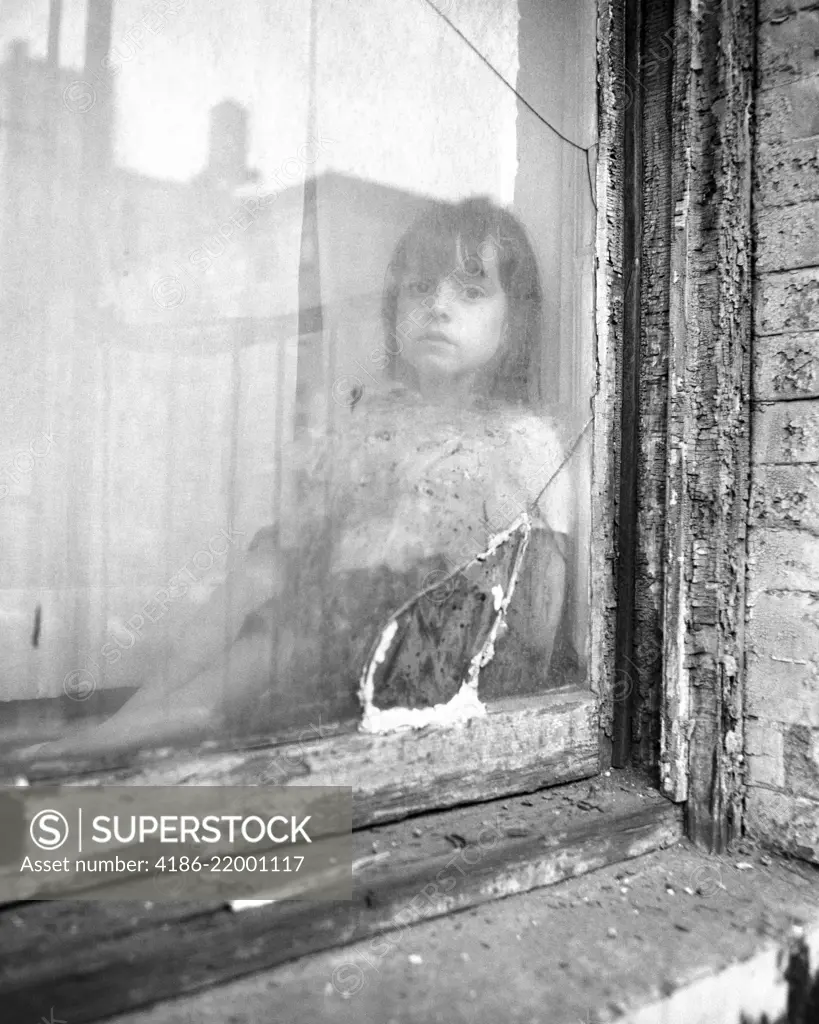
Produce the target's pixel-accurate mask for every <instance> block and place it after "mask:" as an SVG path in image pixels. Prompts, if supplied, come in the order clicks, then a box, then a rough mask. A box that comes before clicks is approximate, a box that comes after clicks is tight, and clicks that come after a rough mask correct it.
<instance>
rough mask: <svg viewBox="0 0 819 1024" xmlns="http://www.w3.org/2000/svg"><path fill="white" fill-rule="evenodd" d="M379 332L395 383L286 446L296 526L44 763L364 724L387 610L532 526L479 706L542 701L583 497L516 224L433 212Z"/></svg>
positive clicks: (413, 230)
mask: <svg viewBox="0 0 819 1024" xmlns="http://www.w3.org/2000/svg"><path fill="white" fill-rule="evenodd" d="M382 317H383V323H384V328H385V334H386V350H385V356H384V359H383V362H382V365H384V367H385V384H384V386H383V387H382V388H371V387H369V385H365V384H363V383H362V382H360V381H358V382H356V384H355V387H354V388H353V389H352V390H351V391H350V392H349V393H348V394H347V396H346V398H345V399H344V400H343V401H341V402H340V403H339V405H338V408H337V409H336V416H335V420H336V422H335V423H334V424H333V427H332V429H331V430H330V431H328V434H327V437H326V438H324V439H323V440H322V441H320V442H315V441H314V442H312V443H310V444H305V443H301V444H299V445H294V446H293V447H292V448H291V450H290V452H289V459H290V460H295V463H296V464H297V465H298V467H299V472H300V474H301V481H302V483H301V486H300V487H299V488H297V491H298V493H299V496H300V501H299V506H298V508H293V509H291V510H290V512H289V514H288V515H289V519H290V522H289V523H287V524H285V525H287V527H288V528H287V530H286V531H283V530H280V529H279V526H278V525H277V526H274V527H269V528H266V529H264V530H261V531H260V532H259V533H258V534H257V535H256V537H255V538H254V540H253V542H252V543H251V545H250V547H249V549H248V551H247V553H246V556H245V559H244V562H243V564H242V565H241V566H240V567H239V568H238V569H236V570H235V571H234V572H233V573H232V574H231V576H230V577H229V578H228V580H227V581H226V584H225V585H224V587H223V588H221V590H220V591H218V592H217V593H216V594H214V596H213V598H212V599H211V601H210V602H209V603H208V605H207V606H205V607H204V608H203V609H202V610H201V611H200V612H199V614H198V615H197V616H196V617H195V618H194V619H193V620H192V621H191V622H190V623H189V625H188V626H187V628H186V630H185V631H184V633H183V634H182V635H181V636H180V637H178V638H177V643H176V648H175V651H174V654H173V656H172V658H171V660H170V662H169V663H168V664H167V665H166V666H165V671H164V672H163V673H162V678H158V679H157V680H155V682H154V684H153V685H150V683H149V684H148V685H146V686H144V687H143V688H142V689H141V690H140V691H139V693H138V694H137V695H135V697H133V698H132V699H131V700H130V701H129V703H128V704H126V705H125V707H124V708H123V709H122V710H121V711H120V712H119V713H118V714H117V715H115V716H114V717H113V718H112V719H111V720H109V721H108V722H106V723H104V724H103V725H102V726H100V727H99V728H97V729H96V730H95V731H93V732H92V733H87V734H86V735H84V736H82V737H74V738H69V739H68V740H67V741H66V742H64V743H62V744H59V745H52V746H51V747H50V748H49V749H48V751H47V752H48V753H54V754H56V753H60V754H65V753H68V752H71V751H72V750H81V751H83V752H86V753H87V752H89V751H93V750H102V749H106V748H107V749H124V748H125V747H128V746H142V745H144V744H145V743H146V742H153V743H159V742H166V741H168V740H171V739H180V738H188V739H194V738H204V737H218V736H219V734H220V731H223V730H224V729H225V728H226V727H228V728H230V729H231V730H232V731H242V732H246V731H271V730H274V729H275V730H278V731H280V730H282V729H286V728H287V727H288V726H296V725H299V724H303V723H304V722H307V721H310V720H313V721H314V720H315V715H316V714H317V713H318V714H321V716H322V718H323V720H324V721H325V722H326V721H328V720H336V721H338V720H344V719H353V720H354V719H355V718H356V717H358V716H360V713H361V708H360V704H359V696H358V687H359V678H360V673H361V669H362V667H363V665H364V663H365V659H366V657H367V653H368V651H369V650H370V647H371V645H372V642H373V639H374V637H375V636H376V635H377V634H378V631H379V628H380V627H382V626H383V625H384V623H385V621H386V620H387V619H388V617H389V615H390V613H391V612H393V611H394V610H395V609H396V608H398V607H400V606H401V605H402V604H404V602H406V601H407V600H409V599H410V598H411V597H412V596H413V595H415V594H417V593H419V592H420V591H422V590H424V589H425V588H426V587H428V586H429V584H430V583H431V582H437V581H439V580H444V579H447V578H448V577H449V576H450V575H451V574H453V573H455V570H456V569H458V567H459V566H461V565H463V564H464V563H465V562H468V561H469V560H470V559H471V558H473V557H474V556H476V555H477V554H479V553H480V552H482V551H483V550H485V549H486V547H487V546H488V544H489V542H490V540H491V538H492V537H493V536H495V535H497V534H498V533H500V532H502V531H503V530H505V529H507V528H508V527H509V526H510V525H511V523H512V522H513V521H514V520H515V519H516V517H517V516H518V515H519V514H520V513H521V512H522V511H527V512H529V514H530V516H531V518H532V526H533V530H532V535H531V538H530V542H529V547H528V550H527V555H526V560H525V563H524V566H525V568H524V571H523V573H522V575H521V578H520V580H519V583H518V587H517V589H516V591H515V598H514V600H513V603H512V605H511V606H510V609H509V613H508V616H507V624H508V631H507V636H506V637H505V639H504V640H503V641H502V642H501V643H499V644H498V645H497V650H496V656H495V659H494V660H493V662H492V663H490V665H489V666H488V667H487V668H486V669H484V670H483V671H482V673H481V676H480V688H481V697H482V698H483V699H485V698H486V697H492V696H499V695H501V694H504V693H510V692H520V691H521V689H526V687H527V686H528V687H529V688H530V689H534V690H537V689H541V688H542V686H543V683H544V682H545V681H546V678H547V674H548V672H549V667H550V664H551V663H552V660H553V658H552V656H553V650H554V647H555V637H556V634H557V632H558V625H559V623H560V620H561V616H562V615H563V612H564V606H565V595H566V578H567V572H566V567H567V559H568V553H569V539H570V535H571V531H572V522H573V512H572V493H573V490H572V486H571V482H570V480H569V476H568V471H567V467H565V466H562V463H563V460H564V456H565V454H566V450H567V446H566V444H565V439H563V440H561V437H560V432H561V431H560V427H559V425H558V424H556V423H555V422H553V421H552V420H550V419H549V418H547V417H546V416H545V415H544V412H545V410H544V408H543V401H542V397H541V393H542V386H543V375H544V374H545V373H547V372H549V368H548V366H547V365H545V364H544V356H545V355H546V353H544V350H543V345H544V339H543V328H542V297H541V285H540V280H539V275H538V269H537V263H536V260H535V256H534V253H533V251H532V247H531V245H530V243H529V241H528V239H527V237H526V234H525V232H524V230H523V228H522V227H521V225H520V224H519V223H518V221H517V220H516V219H515V217H514V216H513V215H512V214H511V213H509V212H508V211H506V210H504V209H502V208H500V207H499V206H497V205H495V204H494V203H492V202H491V201H490V200H488V199H483V198H473V199H468V200H465V201H463V202H461V203H458V204H455V205H452V204H447V203H435V204H433V205H431V206H430V208H429V209H428V211H427V212H426V213H425V214H424V215H423V216H422V217H421V218H419V220H418V221H416V223H414V224H413V225H412V226H411V227H410V229H409V230H408V231H407V232H406V234H405V235H404V237H403V238H402V239H401V240H400V242H399V243H398V245H397V247H396V250H395V252H394V254H393V258H392V260H391V261H390V264H389V267H388V271H387V278H386V284H385V288H384V293H383V301H382ZM290 464H291V465H292V464H293V461H291V462H290ZM569 465H570V464H569ZM561 467H562V468H561ZM544 488H545V489H544ZM285 538H288V540H285ZM294 540H295V543H294ZM453 586H454V584H453ZM446 593H447V592H446V590H444V595H445V596H446ZM433 597H434V595H433ZM436 600H437V599H436ZM444 613H445V609H439V610H438V612H437V615H438V619H439V620H440V617H441V615H442V614H444ZM432 642H433V643H434V640H433V641H432ZM522 670H523V671H522ZM433 675H434V678H433ZM522 675H525V677H526V679H525V680H524V681H523V684H521V676H522ZM460 682H461V680H460V679H459V678H456V679H441V678H440V673H439V672H438V671H437V669H436V671H435V672H434V673H431V672H427V671H426V670H425V668H424V664H422V663H421V662H419V666H418V672H417V673H416V678H415V679H413V680H409V681H407V680H404V681H396V682H394V684H391V685H392V691H391V692H388V693H386V694H382V699H383V700H385V701H386V702H387V703H388V704H389V703H390V702H392V703H393V704H398V705H401V706H423V705H424V704H429V705H431V704H434V703H437V702H440V701H441V700H444V699H446V696H447V694H451V693H452V692H453V688H454V689H455V690H457V688H458V686H459V684H460ZM553 685H554V681H553ZM388 689H389V688H388ZM42 752H43V753H46V751H45V750H44V751H42Z"/></svg>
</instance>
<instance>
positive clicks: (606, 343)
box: [589, 0, 628, 767]
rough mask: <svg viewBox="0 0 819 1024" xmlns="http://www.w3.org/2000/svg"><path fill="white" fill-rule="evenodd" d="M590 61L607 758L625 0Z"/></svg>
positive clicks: (595, 483)
mask: <svg viewBox="0 0 819 1024" xmlns="http://www.w3.org/2000/svg"><path fill="white" fill-rule="evenodd" d="M598 10H599V15H598V34H597V60H598V82H599V88H600V104H599V111H600V112H599V117H598V134H599V144H598V149H597V177H596V195H597V238H596V256H597V272H596V275H597V276H596V282H595V284H596V288H595V292H596V297H597V308H596V311H595V317H596V319H595V328H596V336H597V337H596V343H597V352H596V358H597V381H596V383H597V389H596V391H595V395H594V398H593V403H592V405H593V411H594V446H593V454H592V527H591V536H592V537H594V538H595V543H594V544H593V546H592V552H591V612H590V616H589V619H590V633H591V636H590V642H589V646H590V658H589V676H590V682H591V685H592V687H593V689H594V691H595V693H597V695H598V697H599V698H600V700H601V703H602V707H601V715H600V763H601V767H604V766H607V765H608V764H610V763H611V747H612V719H613V715H612V710H613V705H612V700H613V695H614V648H615V617H616V609H617V587H616V569H617V556H616V496H617V482H618V480H619V475H620V469H621V461H620V460H621V446H620V430H619V423H620V417H621V412H622V406H621V402H622V395H621V389H620V377H621V351H622V345H623V217H622V203H623V189H624V180H623V161H622V151H623V110H624V107H625V103H626V102H627V96H628V92H627V89H626V83H625V81H624V55H625V42H626V40H625V32H624V21H625V17H624V13H625V3H624V0H601V2H600V4H599V7H598Z"/></svg>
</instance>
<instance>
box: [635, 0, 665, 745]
mask: <svg viewBox="0 0 819 1024" xmlns="http://www.w3.org/2000/svg"><path fill="white" fill-rule="evenodd" d="M644 17H645V25H644V35H645V41H644V44H643V50H644V52H647V53H648V54H649V55H651V54H652V53H661V52H662V47H663V44H664V43H667V41H668V40H669V39H670V38H672V26H673V5H671V4H653V5H648V7H647V9H646V11H645V15H644ZM655 63H656V62H655ZM673 71H674V65H673V62H672V61H670V60H666V61H661V62H659V63H658V64H657V67H656V68H655V70H654V73H653V74H652V75H651V76H650V77H649V78H647V80H646V89H645V94H644V99H643V123H642V130H643V180H642V191H643V197H644V200H643V202H644V209H643V233H642V234H643V237H642V260H643V263H644V265H646V266H648V267H650V272H649V273H644V274H643V275H642V277H641V281H640V285H641V299H640V306H641V318H642V322H641V330H640V357H639V358H640V394H639V431H640V450H639V453H638V456H637V458H638V473H637V481H638V483H637V557H636V564H635V574H636V582H635V613H634V614H635V627H634V654H633V657H632V661H633V675H634V685H635V686H636V687H637V689H638V697H639V699H638V700H637V701H636V708H635V712H636V713H635V715H634V718H633V721H632V732H633V736H634V740H635V743H636V744H638V745H639V746H638V750H639V754H640V760H641V761H642V762H643V763H644V764H655V763H656V761H657V754H658V750H659V741H660V735H659V709H660V703H661V695H662V598H663V548H664V544H665V502H666V477H665V465H666V459H667V457H668V455H667V445H666V429H667V422H666V416H665V410H666V408H667V405H668V345H669V318H668V305H669V293H670V286H671V272H670V250H671V235H672V219H673V218H672V214H673V201H672V195H671V189H672V180H671V161H672V152H671V144H672V138H671V136H672V126H671V122H670V118H669V116H668V106H669V103H670V100H671V89H672V76H673Z"/></svg>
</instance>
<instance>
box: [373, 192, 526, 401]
mask: <svg viewBox="0 0 819 1024" xmlns="http://www.w3.org/2000/svg"><path fill="white" fill-rule="evenodd" d="M487 242H491V243H493V245H494V248H493V250H492V255H490V256H488V258H487V249H486V243H487ZM459 250H460V252H461V253H463V254H464V255H463V258H462V259H461V260H460V261H459V260H458V258H457V253H458V251H459ZM496 254H497V255H496ZM494 258H498V259H499V260H500V265H499V267H498V271H499V273H498V277H499V279H500V283H501V287H502V288H503V290H504V293H505V294H506V297H507V302H508V324H509V333H508V340H507V341H506V343H505V345H504V346H503V347H502V348H501V349H500V351H499V352H498V354H497V356H496V357H495V358H494V359H493V360H492V361H491V362H490V364H489V365H488V366H487V367H485V368H484V371H482V373H481V374H480V375H479V381H478V387H479V389H480V392H481V394H482V395H483V397H485V398H488V399H499V400H501V401H504V402H511V403H525V404H528V405H531V406H533V407H534V408H539V407H540V405H541V400H542V388H541V349H542V346H543V336H542V305H543V298H542V295H543V293H542V290H541V285H540V274H539V272H538V267H537V259H536V257H535V254H534V250H533V249H532V245H531V242H530V241H529V239H528V237H527V235H526V231H525V230H524V228H523V226H522V225H521V223H520V222H519V221H518V220H517V218H516V217H515V216H514V215H513V214H512V213H510V212H509V211H508V210H505V209H503V207H501V206H498V205H496V204H495V203H494V202H492V200H491V199H488V198H485V197H483V196H478V197H473V198H470V199H464V200H462V201H461V202H459V203H444V202H440V201H439V202H434V203H433V204H432V205H431V206H430V207H429V208H428V209H426V210H425V211H424V212H423V213H422V214H421V215H420V216H419V217H418V218H417V219H416V220H415V222H414V223H413V224H412V225H411V226H410V228H409V229H408V230H407V231H406V232H405V234H404V235H403V237H402V238H401V240H400V241H399V242H398V245H397V246H396V247H395V251H394V253H393V255H392V259H391V260H390V263H389V266H388V268H387V278H386V282H385V286H384V292H383V295H382V299H381V317H382V320H383V324H384V330H385V333H386V351H387V364H386V374H387V376H388V377H389V378H391V379H393V380H401V381H404V382H405V383H407V384H409V385H410V386H415V387H417V378H416V375H415V371H414V370H413V369H412V367H410V366H409V364H408V363H407V362H406V361H405V360H404V359H402V358H401V350H402V347H403V342H402V339H401V338H400V337H399V334H398V324H397V316H398V295H399V291H400V289H401V283H402V280H403V278H404V275H405V273H406V272H407V270H408V269H409V268H410V267H411V266H413V265H415V266H419V265H420V266H422V267H423V268H424V270H425V273H428V274H429V275H430V277H431V278H433V279H434V280H436V281H440V280H442V279H443V278H445V277H447V276H449V275H450V274H452V273H453V272H454V273H456V274H466V275H467V276H470V274H474V273H475V271H474V270H472V271H470V269H469V267H470V265H471V266H473V267H475V268H476V269H480V268H483V267H484V265H485V264H486V263H487V262H488V260H489V259H494Z"/></svg>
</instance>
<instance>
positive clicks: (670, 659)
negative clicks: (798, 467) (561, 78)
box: [661, 0, 755, 850]
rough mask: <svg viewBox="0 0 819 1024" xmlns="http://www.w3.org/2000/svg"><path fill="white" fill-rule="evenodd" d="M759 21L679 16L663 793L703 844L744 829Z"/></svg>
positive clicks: (751, 15)
mask: <svg viewBox="0 0 819 1024" xmlns="http://www.w3.org/2000/svg"><path fill="white" fill-rule="evenodd" d="M754 21H755V12H754V5H753V4H752V3H750V2H747V0H723V2H714V3H708V4H704V5H702V6H701V7H698V8H695V9H694V11H693V12H692V11H691V10H690V9H689V8H688V7H687V6H686V5H682V6H681V9H680V11H679V12H678V16H677V26H676V27H677V47H678V54H677V61H676V66H675V80H674V96H673V105H672V117H673V119H674V121H675V134H674V178H673V199H674V204H675V210H676V211H677V214H676V218H675V235H674V239H673V243H672V255H671V270H672V287H671V346H670V366H669V391H670V393H669V441H668V448H669V457H668V470H667V484H666V488H667V489H666V516H667V532H666V539H667V543H666V564H665V586H664V626H665V628H664V638H665V666H664V685H665V707H664V709H663V744H664V746H663V751H662V761H661V775H662V780H663V788H664V791H665V792H666V793H668V794H669V795H670V796H672V798H673V799H677V800H680V799H687V817H688V829H689V835H690V836H691V838H692V839H694V840H695V841H697V842H699V843H702V844H704V845H706V846H708V847H709V848H711V849H714V850H721V849H722V848H724V846H725V845H726V843H727V842H728V841H729V840H730V838H731V836H732V835H733V833H734V831H735V830H737V829H738V828H739V823H740V818H741V801H742V786H743V780H742V775H743V768H742V763H741V757H742V755H741V747H742V719H743V708H742V689H741V681H740V671H741V666H742V651H743V642H744V641H743V622H744V614H745V611H744V580H745V560H744V548H745V531H746V516H747V509H748V487H747V476H748V464H749V450H748V449H749V437H748V435H749V394H750V315H749V314H750V306H751V273H750V209H751V206H750V195H751V180H750V165H751V161H750V156H751V139H750V133H749V125H750V115H751V107H752V75H753V54H754Z"/></svg>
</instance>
